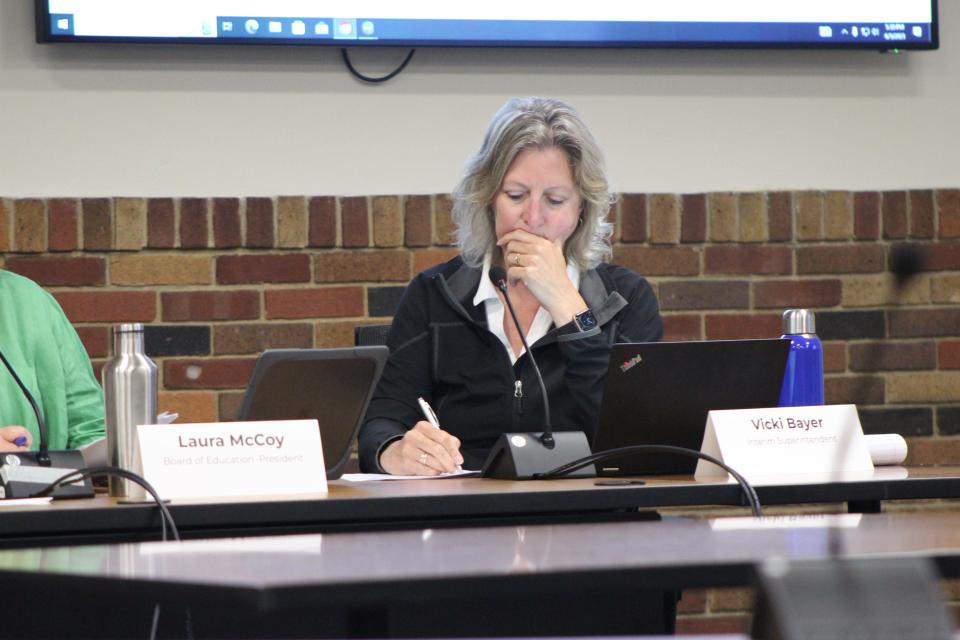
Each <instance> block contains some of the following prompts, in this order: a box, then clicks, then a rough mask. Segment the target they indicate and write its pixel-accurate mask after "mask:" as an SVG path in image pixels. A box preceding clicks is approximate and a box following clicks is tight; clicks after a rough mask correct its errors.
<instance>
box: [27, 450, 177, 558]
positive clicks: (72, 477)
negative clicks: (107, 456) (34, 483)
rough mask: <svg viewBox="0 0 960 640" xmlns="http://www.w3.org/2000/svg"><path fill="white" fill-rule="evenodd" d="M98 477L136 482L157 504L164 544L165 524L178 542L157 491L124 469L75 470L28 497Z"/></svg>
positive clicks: (165, 507)
mask: <svg viewBox="0 0 960 640" xmlns="http://www.w3.org/2000/svg"><path fill="white" fill-rule="evenodd" d="M99 475H107V476H119V477H121V478H124V479H126V480H132V481H133V482H136V483H137V484H139V485H140V486H141V487H143V488H144V489H145V490H146V491H147V493H149V494H150V496H151V497H152V498H153V499H154V501H155V502H156V503H157V506H158V507H159V508H160V514H161V518H160V524H161V526H162V534H161V535H162V538H163V541H164V542H166V540H167V524H168V523H169V525H170V532H171V533H172V534H173V539H174V540H176V541H178V542H179V541H180V531H179V530H178V529H177V525H176V523H175V522H174V521H173V516H172V515H170V511H169V510H168V509H167V505H165V504H164V503H163V500H162V499H161V498H160V495H159V494H158V493H157V490H156V489H154V488H153V485H151V484H150V483H149V482H147V480H146V478H143V477H142V476H139V475H137V474H135V473H133V472H130V471H127V470H126V469H120V468H119V467H89V468H87V469H77V470H75V471H71V472H69V473H66V474H64V475H62V476H60V477H59V478H57V479H56V480H54V481H53V482H51V483H50V484H48V485H47V486H46V487H44V488H43V489H41V490H40V491H37V492H36V493H34V494H33V495H31V496H30V497H31V498H43V497H46V496H48V495H50V494H51V493H53V492H54V491H55V490H56V489H57V487H59V486H61V485H65V484H72V483H74V482H77V481H79V480H83V479H85V478H89V477H92V476H99Z"/></svg>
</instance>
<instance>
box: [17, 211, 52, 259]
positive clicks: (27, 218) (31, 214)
mask: <svg viewBox="0 0 960 640" xmlns="http://www.w3.org/2000/svg"><path fill="white" fill-rule="evenodd" d="M13 206H14V208H13V238H14V241H15V243H16V248H17V251H21V252H27V251H29V252H34V253H37V252H43V251H46V250H47V227H46V205H45V203H44V201H43V200H41V199H39V198H20V199H18V200H15V201H14V205H13Z"/></svg>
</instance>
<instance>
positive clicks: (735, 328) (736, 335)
mask: <svg viewBox="0 0 960 640" xmlns="http://www.w3.org/2000/svg"><path fill="white" fill-rule="evenodd" d="M704 321H705V325H706V338H707V340H742V339H746V338H779V337H780V331H781V321H780V315H779V314H762V315H749V314H745V313H743V314H741V313H732V314H723V315H720V314H715V315H714V314H711V315H708V316H706V318H704Z"/></svg>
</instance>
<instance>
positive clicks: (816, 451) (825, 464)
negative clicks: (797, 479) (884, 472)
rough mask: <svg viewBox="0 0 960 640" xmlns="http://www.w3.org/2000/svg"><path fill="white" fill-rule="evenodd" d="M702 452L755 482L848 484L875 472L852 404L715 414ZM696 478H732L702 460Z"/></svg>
mask: <svg viewBox="0 0 960 640" xmlns="http://www.w3.org/2000/svg"><path fill="white" fill-rule="evenodd" d="M700 450H701V451H702V452H703V453H706V454H709V455H712V456H713V457H715V458H719V459H720V460H721V461H722V462H723V463H724V464H726V465H728V466H730V467H732V468H733V469H735V470H736V471H737V472H738V473H740V475H742V476H744V477H745V478H747V480H750V481H754V480H763V479H766V478H771V477H773V476H785V475H788V476H794V475H809V474H820V475H821V476H828V477H831V478H834V477H835V479H843V478H851V477H863V474H864V473H869V472H871V471H873V462H872V461H871V460H870V452H869V451H868V450H867V446H866V443H865V442H864V436H863V430H862V429H861V427H860V418H859V416H858V415H857V408H856V406H854V405H852V404H840V405H826V406H815V407H780V408H772V409H732V410H727V411H711V412H710V413H709V414H707V428H706V432H705V433H704V436H703V446H702V447H701V449H700ZM694 476H695V477H696V478H697V479H698V480H700V479H714V478H718V477H720V478H723V477H727V472H726V471H724V470H723V469H721V468H720V467H718V466H716V465H715V464H712V463H710V462H707V461H706V460H700V461H699V462H698V463H697V470H696V473H695V474H694Z"/></svg>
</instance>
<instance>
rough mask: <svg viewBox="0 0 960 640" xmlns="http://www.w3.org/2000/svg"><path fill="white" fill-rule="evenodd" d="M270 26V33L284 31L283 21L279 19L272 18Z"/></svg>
mask: <svg viewBox="0 0 960 640" xmlns="http://www.w3.org/2000/svg"><path fill="white" fill-rule="evenodd" d="M268 28H269V29H270V33H281V32H282V31H283V23H282V22H280V21H279V20H271V21H270V22H269V26H268Z"/></svg>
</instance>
